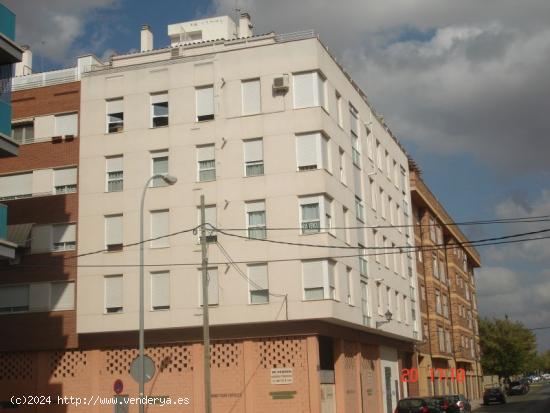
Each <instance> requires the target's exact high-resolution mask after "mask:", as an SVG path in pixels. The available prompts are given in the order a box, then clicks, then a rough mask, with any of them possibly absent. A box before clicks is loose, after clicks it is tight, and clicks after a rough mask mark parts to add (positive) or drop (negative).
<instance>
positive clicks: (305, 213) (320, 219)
mask: <svg viewBox="0 0 550 413" xmlns="http://www.w3.org/2000/svg"><path fill="white" fill-rule="evenodd" d="M299 202H300V227H301V228H302V234H313V233H317V232H321V231H323V232H325V231H330V228H331V226H332V201H331V199H330V198H328V197H327V196H325V195H317V196H308V197H303V198H300V200H299Z"/></svg>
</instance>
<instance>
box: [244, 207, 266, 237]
mask: <svg viewBox="0 0 550 413" xmlns="http://www.w3.org/2000/svg"><path fill="white" fill-rule="evenodd" d="M265 227H266V217H265V201H253V202H247V203H246V228H247V230H248V237H249V238H255V239H265V238H266V235H267V234H266V228H265Z"/></svg>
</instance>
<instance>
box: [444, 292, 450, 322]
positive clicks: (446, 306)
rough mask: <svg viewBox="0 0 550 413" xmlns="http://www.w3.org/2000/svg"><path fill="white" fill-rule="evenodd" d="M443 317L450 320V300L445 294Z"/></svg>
mask: <svg viewBox="0 0 550 413" xmlns="http://www.w3.org/2000/svg"><path fill="white" fill-rule="evenodd" d="M443 316H444V317H445V318H449V298H448V297H447V296H446V295H445V294H443Z"/></svg>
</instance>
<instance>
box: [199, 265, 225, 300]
mask: <svg viewBox="0 0 550 413" xmlns="http://www.w3.org/2000/svg"><path fill="white" fill-rule="evenodd" d="M219 291H220V287H219V284H218V268H217V267H209V268H208V305H218V304H219V303H220V301H219ZM199 303H200V305H201V306H202V305H203V301H202V270H201V269H199Z"/></svg>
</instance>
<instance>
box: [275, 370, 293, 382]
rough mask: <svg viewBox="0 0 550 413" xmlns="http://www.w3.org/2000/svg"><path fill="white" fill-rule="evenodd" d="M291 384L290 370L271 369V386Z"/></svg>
mask: <svg viewBox="0 0 550 413" xmlns="http://www.w3.org/2000/svg"><path fill="white" fill-rule="evenodd" d="M292 382H293V377H292V369H291V368H278V369H271V384H292Z"/></svg>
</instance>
